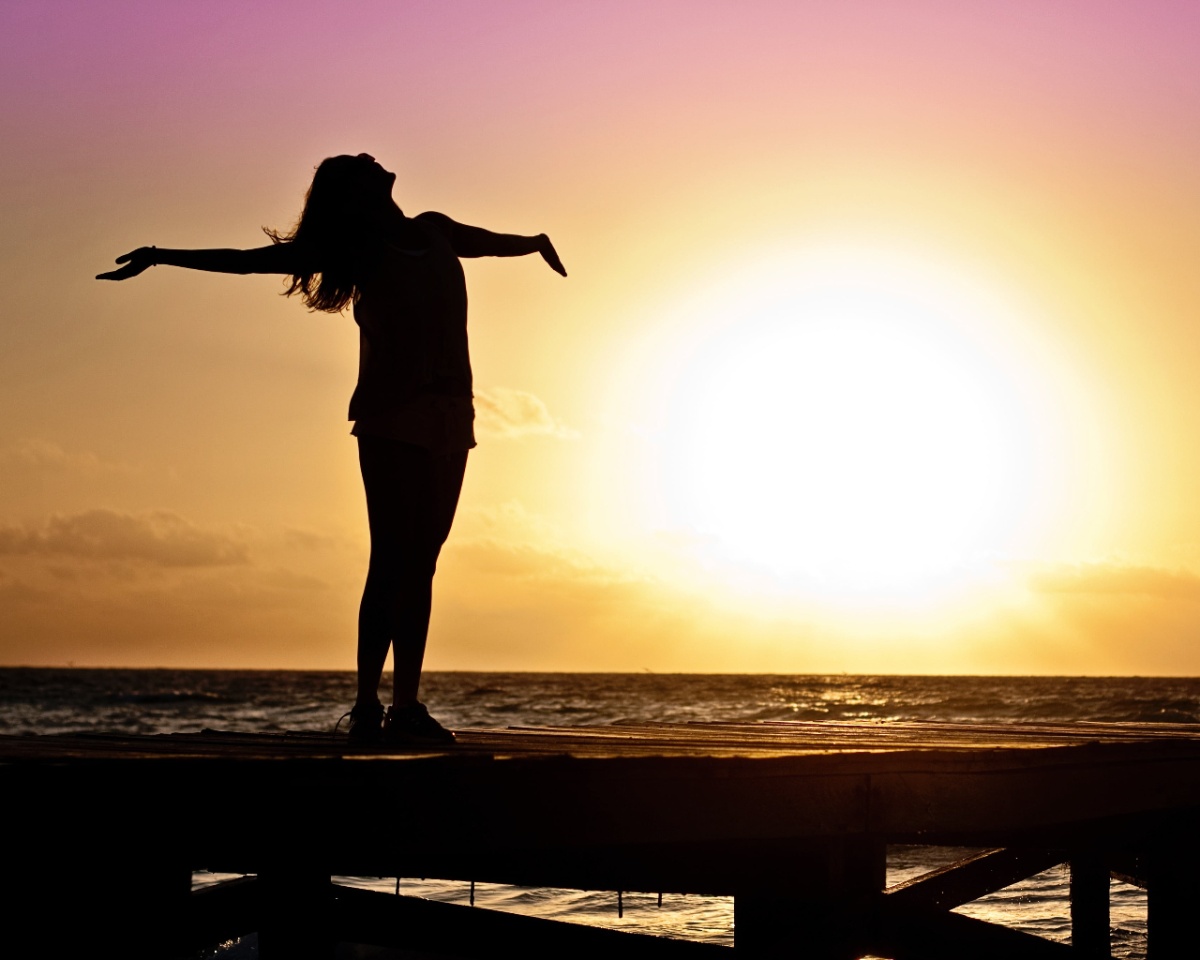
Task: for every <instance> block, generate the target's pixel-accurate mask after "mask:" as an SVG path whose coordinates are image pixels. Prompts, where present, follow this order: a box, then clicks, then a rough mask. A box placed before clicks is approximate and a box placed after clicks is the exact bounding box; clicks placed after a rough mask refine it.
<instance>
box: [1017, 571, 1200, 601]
mask: <svg viewBox="0 0 1200 960" xmlns="http://www.w3.org/2000/svg"><path fill="white" fill-rule="evenodd" d="M1030 585H1031V586H1032V587H1033V589H1034V590H1036V591H1038V592H1040V593H1051V594H1091V595H1095V596H1108V597H1114V596H1141V597H1150V598H1154V599H1159V600H1189V601H1200V575H1197V574H1195V573H1192V572H1191V571H1188V570H1166V569H1163V568H1161V567H1145V566H1136V565H1127V564H1118V563H1083V564H1072V565H1069V566H1061V567H1054V568H1050V569H1046V570H1042V571H1039V572H1037V573H1035V574H1033V575H1032V576H1031V577H1030Z"/></svg>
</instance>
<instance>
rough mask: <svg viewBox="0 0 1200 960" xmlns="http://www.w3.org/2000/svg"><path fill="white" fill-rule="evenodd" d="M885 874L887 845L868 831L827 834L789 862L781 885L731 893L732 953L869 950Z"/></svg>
mask: <svg viewBox="0 0 1200 960" xmlns="http://www.w3.org/2000/svg"><path fill="white" fill-rule="evenodd" d="M886 875H887V847H886V846H885V845H884V844H883V843H881V842H878V841H876V840H874V839H868V838H862V837H854V838H841V839H837V840H832V841H829V842H827V843H826V844H824V845H823V847H822V849H820V850H819V851H816V853H815V855H814V857H813V858H812V859H811V861H809V862H797V863H794V864H791V865H790V868H789V872H788V877H789V879H788V883H787V884H786V886H776V887H774V888H765V889H761V888H760V889H754V890H746V891H744V892H739V893H736V894H735V895H734V898H733V936H734V948H735V950H736V952H737V953H738V955H739V956H747V957H778V956H783V955H796V954H797V953H798V952H799V951H800V950H803V955H804V956H805V957H806V958H812V960H855V958H857V957H861V956H862V955H863V954H864V953H868V952H869V951H870V944H871V941H872V938H873V937H874V934H875V929H874V928H875V918H876V915H877V912H878V909H877V908H878V904H879V898H880V896H881V895H882V891H883V887H884V883H885V880H886Z"/></svg>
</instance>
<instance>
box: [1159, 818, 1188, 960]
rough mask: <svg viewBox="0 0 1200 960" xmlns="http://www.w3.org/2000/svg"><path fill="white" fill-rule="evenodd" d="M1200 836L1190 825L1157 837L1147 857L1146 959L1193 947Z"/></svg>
mask: <svg viewBox="0 0 1200 960" xmlns="http://www.w3.org/2000/svg"><path fill="white" fill-rule="evenodd" d="M1198 857H1200V835H1198V831H1197V828H1196V826H1195V825H1194V824H1191V823H1187V822H1181V823H1179V824H1178V830H1176V831H1172V832H1170V833H1169V834H1165V835H1164V836H1162V837H1160V838H1159V839H1158V840H1157V842H1156V843H1155V844H1154V845H1153V846H1152V847H1151V849H1150V851H1149V856H1148V858H1147V859H1148V864H1147V865H1148V870H1147V874H1148V884H1147V887H1146V958H1147V960H1175V958H1178V957H1187V956H1193V955H1194V954H1195V949H1196V946H1195V944H1196V930H1195V926H1196V924H1195V917H1196V905H1197V903H1200V873H1198V872H1197V869H1198V867H1200V863H1198Z"/></svg>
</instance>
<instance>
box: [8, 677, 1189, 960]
mask: <svg viewBox="0 0 1200 960" xmlns="http://www.w3.org/2000/svg"><path fill="white" fill-rule="evenodd" d="M389 680H390V677H387V676H385V677H384V689H385V690H386V689H387V683H388V681H389ZM421 696H422V699H423V700H424V701H425V702H426V703H427V704H428V705H429V707H430V711H431V713H433V715H434V716H436V717H437V718H438V719H439V720H441V721H442V723H444V724H445V725H446V726H448V727H451V728H465V727H507V726H561V725H569V724H606V723H614V722H618V721H623V720H627V721H671V722H686V721H691V720H695V721H704V720H739V721H754V720H874V719H884V720H888V719H890V720H946V721H986V722H992V723H995V722H1002V723H1003V722H1013V723H1015V722H1022V721H1026V722H1029V721H1044V722H1064V721H1068V722H1069V721H1077V720H1092V721H1123V722H1170V723H1200V679H1192V678H1149V677H1113V678H1094V677H1087V678H1084V677H906V676H845V675H838V676H783V675H764V674H747V675H709V674H652V673H641V674H586V673H584V674H580V673H427V674H426V675H425V677H424V679H423V681H422V688H421ZM353 699H354V675H353V674H352V673H350V672H337V671H328V672H318V671H282V670H278V671H224V670H123V669H67V668H62V669H50V668H4V669H0V734H30V733H39V734H54V733H80V732H119V733H130V734H155V733H174V732H187V731H193V732H194V731H199V730H203V729H206V728H207V729H218V730H228V731H249V732H260V733H271V732H283V731H288V730H295V731H300V730H305V731H320V730H331V729H333V727H334V725H335V724H336V722H337V720H338V718H339V717H340V716H341V715H342V714H343V713H345V712H346V711H347V710H349V708H350V705H351V704H352V702H353ZM968 852H969V851H966V850H947V849H938V848H932V847H915V846H904V847H894V848H892V849H890V850H889V854H888V881H889V883H895V882H897V881H900V880H904V879H908V878H910V877H914V876H917V875H919V874H921V873H923V872H925V871H927V870H929V869H932V868H934V867H936V866H940V865H941V864H943V863H945V862H948V861H949V860H952V859H956V858H957V857H959V856H963V855H965V854H966V853H968ZM101 872H102V865H97V878H99V876H100V875H101ZM78 879H79V878H78V877H73V878H72V880H73V881H78ZM221 879H226V878H225V877H223V876H215V875H211V874H203V873H197V874H196V875H195V876H194V883H195V884H196V885H204V884H207V883H213V882H216V881H218V880H221ZM339 880H340V882H346V883H352V884H354V885H357V886H363V887H367V888H371V889H378V890H390V891H393V892H394V891H395V890H396V889H397V885H399V888H400V890H401V891H402V892H403V893H406V894H410V895H415V896H424V897H430V898H433V899H438V900H445V901H450V902H456V903H466V902H468V901H469V899H470V897H471V896H472V888H471V887H470V885H469V884H467V883H459V882H445V881H422V880H420V879H419V878H411V877H403V878H399V880H397V878H395V877H360V878H339ZM1068 880H1069V877H1068V875H1067V871H1066V868H1065V867H1056V868H1053V869H1051V870H1048V871H1046V872H1045V873H1042V874H1039V875H1038V876H1036V877H1032V878H1031V879H1029V880H1026V881H1024V882H1022V883H1019V884H1015V885H1013V886H1012V887H1009V888H1006V889H1005V890H1003V891H1000V892H999V893H996V894H993V895H991V896H989V897H986V898H984V899H982V900H979V901H976V902H975V903H972V904H970V905H968V906H964V907H961V908H959V912H960V913H963V914H967V915H969V916H973V917H978V918H980V919H984V920H992V921H995V922H1002V923H1005V924H1008V925H1009V926H1013V927H1016V928H1018V929H1022V930H1026V931H1028V932H1030V933H1036V934H1038V935H1041V936H1045V937H1050V938H1052V939H1055V940H1061V941H1069V940H1070V922H1069V910H1068V899H1067V896H1068ZM473 895H474V902H475V904H476V905H477V906H481V907H489V908H492V909H499V910H510V911H514V912H518V913H523V914H528V915H532V916H540V917H549V918H553V919H558V920H569V921H574V922H580V923H590V924H595V925H599V926H606V927H612V928H617V929H623V930H630V931H635V932H642V933H654V934H662V935H667V936H675V937H685V938H689V939H695V940H703V941H707V942H712V943H720V944H732V942H733V904H732V901H731V900H729V899H728V898H721V897H700V896H675V895H670V894H668V895H666V896H664V897H663V899H662V905H661V906H659V904H658V897H657V896H655V895H652V894H647V895H641V894H625V895H624V897H623V902H622V907H623V909H622V910H621V911H620V912H621V915H620V916H618V903H617V896H616V894H615V893H612V892H603V891H601V892H596V891H575V890H556V889H546V888H523V887H510V886H504V885H493V884H476V885H475V887H474V890H473ZM1112 928H1113V933H1112V940H1113V956H1114V957H1120V958H1129V960H1137V958H1142V957H1144V956H1145V946H1146V941H1145V929H1146V899H1145V894H1144V892H1142V891H1140V890H1138V889H1136V888H1134V887H1130V886H1127V885H1125V884H1120V883H1116V882H1115V881H1114V882H1113V884H1112ZM256 955H257V945H256V943H255V938H253V937H248V938H245V939H244V940H242V941H239V942H236V943H230V944H225V945H222V947H221V948H220V949H219V950H218V951H216V952H215V953H210V954H208V956H220V957H221V958H222V960H244V958H251V957H255V956H256Z"/></svg>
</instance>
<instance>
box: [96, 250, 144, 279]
mask: <svg viewBox="0 0 1200 960" xmlns="http://www.w3.org/2000/svg"><path fill="white" fill-rule="evenodd" d="M155 252H156V251H155V249H154V247H138V248H137V249H136V250H130V251H129V253H125V254H122V255H121V256H119V257H117V263H123V264H125V266H123V267H121V268H120V269H118V270H109V271H108V273H98V274H96V279H97V280H128V279H129V278H130V277H136V276H137V275H138V274H139V273H141V272H142V271H143V270H145V269H146V268H147V267H152V266H154V265H155V263H157V262H158V261H157V259H156V258H155Z"/></svg>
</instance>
